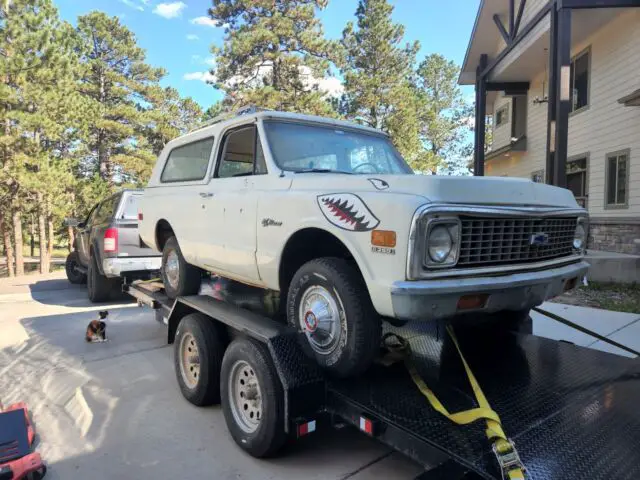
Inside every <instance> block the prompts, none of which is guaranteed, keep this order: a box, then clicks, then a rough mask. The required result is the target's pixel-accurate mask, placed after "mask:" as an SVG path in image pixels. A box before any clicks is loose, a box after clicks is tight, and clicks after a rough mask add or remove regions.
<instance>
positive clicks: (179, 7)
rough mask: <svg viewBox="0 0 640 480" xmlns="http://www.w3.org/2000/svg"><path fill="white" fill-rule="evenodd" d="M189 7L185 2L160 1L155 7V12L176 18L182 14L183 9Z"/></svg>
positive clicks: (165, 16) (162, 15)
mask: <svg viewBox="0 0 640 480" xmlns="http://www.w3.org/2000/svg"><path fill="white" fill-rule="evenodd" d="M186 7H187V4H186V3H184V2H171V3H159V4H158V5H156V8H154V9H153V13H155V14H156V15H160V16H161V17H164V18H176V17H179V16H180V15H182V11H183V10H184V9H185V8H186Z"/></svg>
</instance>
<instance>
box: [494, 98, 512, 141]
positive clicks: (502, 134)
mask: <svg viewBox="0 0 640 480" xmlns="http://www.w3.org/2000/svg"><path fill="white" fill-rule="evenodd" d="M503 105H509V114H508V115H507V123H503V124H502V125H500V126H499V127H498V126H496V112H497V111H498V109H499V108H501V107H502V106H503ZM510 141H511V98H510V97H504V96H502V95H499V96H498V97H496V101H495V102H494V103H493V143H492V144H491V149H492V150H496V149H498V148H500V147H504V146H505V145H508V144H509V142H510Z"/></svg>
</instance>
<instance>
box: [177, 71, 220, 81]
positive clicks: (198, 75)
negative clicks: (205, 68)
mask: <svg viewBox="0 0 640 480" xmlns="http://www.w3.org/2000/svg"><path fill="white" fill-rule="evenodd" d="M182 78H184V79H185V80H200V81H201V82H205V83H213V82H215V81H216V76H215V75H213V74H212V73H211V72H191V73H185V74H184V75H183V76H182Z"/></svg>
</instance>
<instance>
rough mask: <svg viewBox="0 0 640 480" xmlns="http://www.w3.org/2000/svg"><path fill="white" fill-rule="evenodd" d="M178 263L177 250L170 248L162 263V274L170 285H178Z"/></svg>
mask: <svg viewBox="0 0 640 480" xmlns="http://www.w3.org/2000/svg"><path fill="white" fill-rule="evenodd" d="M179 271H180V263H179V262H178V252H176V251H175V250H170V251H169V253H168V254H167V261H166V262H165V264H164V274H165V276H166V277H167V280H168V281H169V283H170V284H171V286H172V287H174V288H176V287H177V286H178V274H179Z"/></svg>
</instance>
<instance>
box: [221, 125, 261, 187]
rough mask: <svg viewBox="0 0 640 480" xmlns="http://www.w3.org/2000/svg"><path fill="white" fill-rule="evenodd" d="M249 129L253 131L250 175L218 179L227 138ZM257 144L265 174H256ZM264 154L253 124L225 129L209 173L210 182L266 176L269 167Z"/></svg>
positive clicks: (256, 128) (257, 131)
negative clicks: (260, 151)
mask: <svg viewBox="0 0 640 480" xmlns="http://www.w3.org/2000/svg"><path fill="white" fill-rule="evenodd" d="M249 128H253V129H254V131H255V139H254V141H253V168H252V170H251V172H252V173H251V175H240V176H237V177H219V176H218V173H219V171H220V167H221V166H222V155H223V154H224V150H225V147H226V146H227V145H226V143H227V137H228V136H229V135H231V134H232V133H234V132H238V131H240V130H246V129H249ZM258 142H260V148H261V149H262V158H263V160H264V168H265V170H266V171H265V172H263V173H256V159H257V153H258ZM266 157H267V156H266V153H265V148H264V145H263V144H262V138H261V136H260V129H259V128H258V125H257V124H256V123H255V122H250V123H243V124H242V125H233V126H231V127H229V128H227V129H226V130H225V131H224V132H222V135H220V144H219V145H218V153H217V155H216V164H215V167H214V168H213V172H211V177H210V179H211V180H225V179H227V178H246V177H257V176H261V175H268V174H269V166H268V162H267V158H266Z"/></svg>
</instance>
